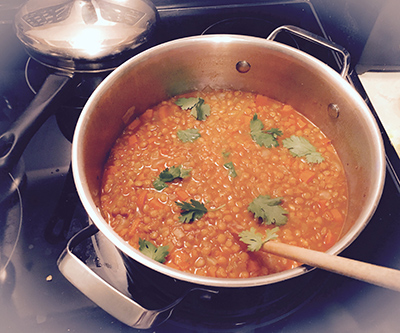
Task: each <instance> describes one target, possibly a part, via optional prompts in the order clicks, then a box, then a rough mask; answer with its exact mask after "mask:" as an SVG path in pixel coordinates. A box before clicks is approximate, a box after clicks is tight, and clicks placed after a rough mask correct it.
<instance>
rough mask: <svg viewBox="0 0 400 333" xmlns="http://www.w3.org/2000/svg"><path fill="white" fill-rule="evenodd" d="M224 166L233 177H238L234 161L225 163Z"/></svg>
mask: <svg viewBox="0 0 400 333" xmlns="http://www.w3.org/2000/svg"><path fill="white" fill-rule="evenodd" d="M224 167H225V168H226V169H228V170H229V176H231V177H236V176H237V173H236V170H235V166H234V165H233V162H227V163H225V164H224Z"/></svg>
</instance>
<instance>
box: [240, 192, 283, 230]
mask: <svg viewBox="0 0 400 333" xmlns="http://www.w3.org/2000/svg"><path fill="white" fill-rule="evenodd" d="M281 202H282V198H271V197H270V196H269V195H260V196H258V197H257V198H255V199H254V200H253V201H252V202H251V203H250V205H249V206H248V208H247V209H248V210H249V211H250V212H252V213H254V216H255V217H256V218H261V219H262V220H263V224H267V225H270V224H275V225H277V226H281V225H284V224H286V222H287V216H286V215H287V214H288V211H287V210H285V209H284V208H282V207H281V206H280V204H281Z"/></svg>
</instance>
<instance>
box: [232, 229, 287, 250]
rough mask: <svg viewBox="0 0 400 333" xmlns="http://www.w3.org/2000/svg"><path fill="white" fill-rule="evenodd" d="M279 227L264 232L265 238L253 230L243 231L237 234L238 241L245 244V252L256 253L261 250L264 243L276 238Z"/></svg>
mask: <svg viewBox="0 0 400 333" xmlns="http://www.w3.org/2000/svg"><path fill="white" fill-rule="evenodd" d="M278 230H279V227H275V228H273V229H271V230H266V231H265V237H264V238H263V235H262V234H260V233H259V232H256V229H255V228H251V229H250V230H244V231H242V232H241V233H240V234H239V237H240V240H241V241H242V242H243V243H245V244H247V250H249V251H252V252H254V251H258V250H260V249H261V247H262V246H263V244H264V243H266V242H268V241H270V240H272V239H275V238H278V235H277V234H276V232H278Z"/></svg>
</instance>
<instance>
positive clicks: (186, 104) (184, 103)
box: [175, 97, 199, 110]
mask: <svg viewBox="0 0 400 333" xmlns="http://www.w3.org/2000/svg"><path fill="white" fill-rule="evenodd" d="M198 102H199V98H198V97H189V98H184V97H182V98H179V99H177V100H176V101H175V104H176V105H178V106H180V107H181V108H182V109H183V110H190V109H192V108H193V107H194V106H195V105H196V104H197V103H198Z"/></svg>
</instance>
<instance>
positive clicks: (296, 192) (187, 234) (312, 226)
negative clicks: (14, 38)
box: [101, 89, 347, 278]
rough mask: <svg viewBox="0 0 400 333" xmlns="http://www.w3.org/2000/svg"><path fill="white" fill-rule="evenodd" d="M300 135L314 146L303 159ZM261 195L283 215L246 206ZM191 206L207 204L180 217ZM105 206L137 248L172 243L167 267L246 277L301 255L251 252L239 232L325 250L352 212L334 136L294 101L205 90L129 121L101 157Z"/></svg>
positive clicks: (108, 217) (286, 266) (285, 266)
mask: <svg viewBox="0 0 400 333" xmlns="http://www.w3.org/2000/svg"><path fill="white" fill-rule="evenodd" d="M196 103H197V104H196ZM260 138H261V139H260ZM294 141H306V143H308V147H312V149H311V150H312V151H311V152H310V151H306V152H305V153H304V152H303V154H300V153H297V155H296V152H295V149H292V148H293V146H291V143H292V144H293V142H294ZM310 157H311V158H310ZM171 174H172V175H171ZM260 197H263V198H271V199H273V200H274V201H275V204H274V205H275V206H274V208H278V207H279V209H280V211H279V212H278V218H276V215H274V214H272V217H271V214H270V215H269V217H270V218H269V220H268V219H262V218H261V217H259V216H260V215H259V214H258V215H257V213H254V211H252V210H251V209H249V206H251V205H250V204H251V203H252V202H253V200H254V199H256V198H260ZM275 199H276V200H275ZM190 203H194V204H195V205H198V206H201V207H204V208H205V211H203V212H202V214H200V213H199V211H196V212H195V213H193V214H192V215H190V214H189V216H183V213H184V207H185V205H190ZM278 204H279V205H278ZM201 207H200V208H201ZM101 210H102V213H103V215H104V217H105V219H106V220H107V221H108V223H109V224H110V225H111V226H112V227H113V228H114V230H115V231H116V232H117V233H118V234H119V235H120V236H121V237H123V238H124V239H125V240H126V241H127V242H129V244H130V245H131V246H133V247H134V248H139V241H140V242H142V243H143V241H144V240H146V241H148V242H151V243H152V244H153V245H155V247H159V248H163V247H164V249H166V247H168V255H167V256H166V257H165V259H163V260H160V262H164V264H165V265H168V266H170V267H173V268H176V269H179V270H182V271H186V272H190V273H194V274H199V275H204V276H212V277H222V278H226V277H229V278H247V277H255V276H262V275H267V274H272V273H276V272H280V271H283V270H287V269H290V268H293V267H296V266H298V265H300V263H298V262H295V261H292V260H288V259H285V258H281V257H278V256H275V255H271V254H269V253H265V252H263V251H257V252H251V251H248V249H247V245H246V244H244V243H243V242H242V241H240V239H239V234H240V233H241V232H243V231H245V230H250V229H251V228H255V230H256V231H257V232H260V233H262V234H264V233H265V232H266V230H268V229H269V230H270V229H273V228H276V227H277V226H279V230H278V231H277V232H276V234H277V236H278V237H277V239H276V240H275V241H279V242H284V243H289V244H292V245H297V246H301V247H306V248H311V249H314V250H319V251H326V250H327V249H329V248H330V247H331V246H332V245H333V244H334V243H335V242H336V241H337V240H338V237H339V235H340V232H341V230H342V227H343V223H344V220H345V218H346V214H347V181H346V176H345V174H344V169H343V167H342V164H341V161H340V159H339V157H338V155H337V153H336V151H335V149H334V147H333V145H332V143H331V141H330V140H329V138H327V137H326V136H325V135H324V134H323V133H322V132H321V130H320V129H319V128H318V127H316V126H315V125H314V124H312V123H311V122H310V121H309V120H307V119H306V118H305V117H304V116H302V115H301V114H300V113H299V112H297V111H296V110H294V109H293V108H292V107H291V106H290V105H285V104H283V103H280V102H278V101H276V100H273V99H271V98H268V97H266V96H263V95H258V94H254V93H250V92H242V91H226V90H219V91H214V90H211V89H210V90H207V91H202V92H193V93H190V94H186V95H182V96H177V97H174V98H171V99H170V100H167V101H163V102H162V103H160V104H158V105H157V106H155V107H154V108H151V109H148V110H147V111H146V112H144V113H143V114H142V115H141V116H140V117H138V118H136V119H135V120H134V121H133V122H132V123H131V124H130V125H129V126H127V128H126V129H125V130H124V132H123V133H122V135H121V136H120V137H119V138H118V139H117V141H116V143H115V145H114V147H113V148H112V150H111V152H110V156H109V159H108V161H107V163H106V165H105V169H104V175H103V182H102V194H101ZM200 210H202V208H201V209H200ZM197 213H199V214H198V215H197ZM275 213H276V210H275Z"/></svg>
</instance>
